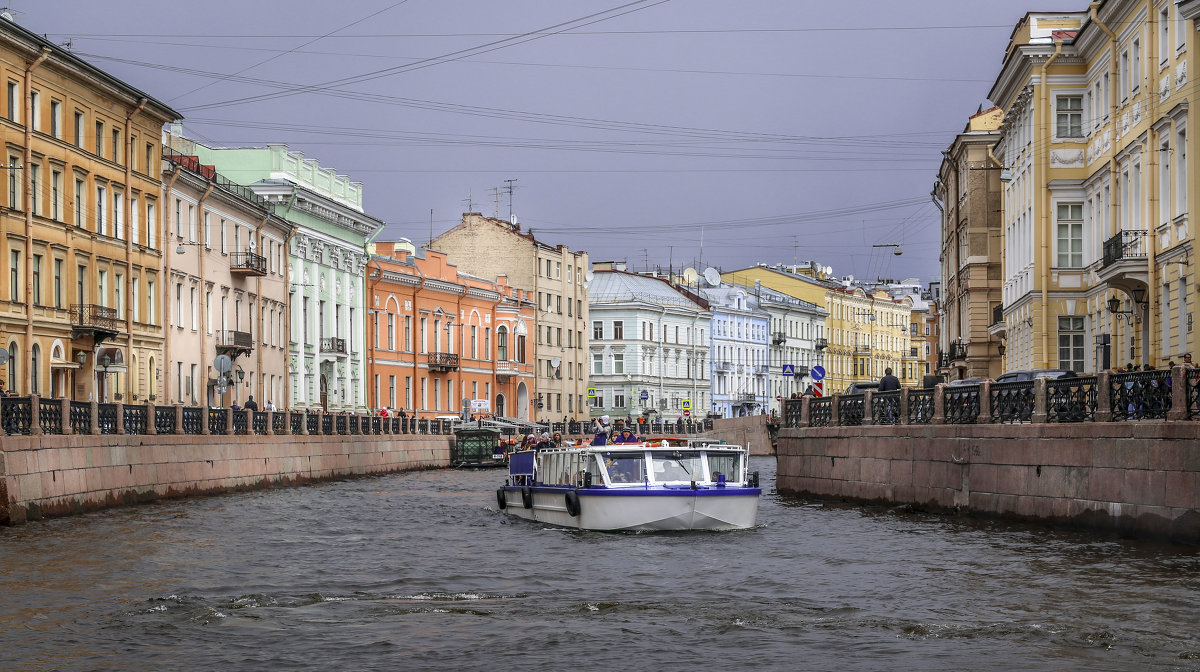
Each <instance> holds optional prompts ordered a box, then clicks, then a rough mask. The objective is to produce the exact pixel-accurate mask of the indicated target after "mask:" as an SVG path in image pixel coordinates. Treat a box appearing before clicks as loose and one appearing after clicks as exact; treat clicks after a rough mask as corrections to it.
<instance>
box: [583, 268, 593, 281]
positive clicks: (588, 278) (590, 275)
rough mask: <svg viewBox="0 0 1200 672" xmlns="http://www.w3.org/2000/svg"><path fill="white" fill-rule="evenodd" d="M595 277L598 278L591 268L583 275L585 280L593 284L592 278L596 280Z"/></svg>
mask: <svg viewBox="0 0 1200 672" xmlns="http://www.w3.org/2000/svg"><path fill="white" fill-rule="evenodd" d="M594 277H596V274H595V273H593V272H592V269H590V268H589V269H588V270H587V273H584V274H583V279H584V280H585V281H587V282H591V281H592V278H594Z"/></svg>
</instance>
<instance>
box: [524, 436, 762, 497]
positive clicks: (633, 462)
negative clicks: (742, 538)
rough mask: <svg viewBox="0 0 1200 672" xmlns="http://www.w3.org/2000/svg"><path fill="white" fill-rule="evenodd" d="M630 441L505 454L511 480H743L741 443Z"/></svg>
mask: <svg viewBox="0 0 1200 672" xmlns="http://www.w3.org/2000/svg"><path fill="white" fill-rule="evenodd" d="M663 443H666V442H659V441H656V442H654V443H653V444H650V443H646V444H641V445H637V444H630V445H619V444H618V445H610V446H587V447H583V448H558V449H551V450H544V451H536V452H534V451H526V452H521V453H516V454H513V455H512V456H510V460H509V476H510V479H511V482H512V484H513V485H543V486H546V485H548V486H562V487H568V488H591V487H605V488H621V487H629V486H641V487H647V486H663V487H672V486H674V487H680V486H682V487H688V488H692V487H701V486H703V487H725V486H726V485H727V484H728V485H745V483H746V479H747V476H748V474H747V471H746V470H747V464H746V452H745V450H744V449H742V448H741V447H740V446H728V445H722V444H714V443H706V444H700V443H695V444H692V445H688V444H687V443H686V442H683V441H682V440H681V443H682V445H674V446H672V445H670V444H669V443H667V445H663Z"/></svg>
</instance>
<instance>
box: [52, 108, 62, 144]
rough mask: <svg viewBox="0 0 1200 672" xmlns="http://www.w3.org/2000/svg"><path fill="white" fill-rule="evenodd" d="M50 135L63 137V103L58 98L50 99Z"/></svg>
mask: <svg viewBox="0 0 1200 672" xmlns="http://www.w3.org/2000/svg"><path fill="white" fill-rule="evenodd" d="M50 135H52V136H54V137H56V138H61V137H62V103H60V102H58V101H57V100H52V101H50Z"/></svg>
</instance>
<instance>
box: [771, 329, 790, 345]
mask: <svg viewBox="0 0 1200 672" xmlns="http://www.w3.org/2000/svg"><path fill="white" fill-rule="evenodd" d="M784 343H787V334H785V333H783V332H782V331H776V332H774V333H772V334H771V345H783V344H784Z"/></svg>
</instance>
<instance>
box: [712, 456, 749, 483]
mask: <svg viewBox="0 0 1200 672" xmlns="http://www.w3.org/2000/svg"><path fill="white" fill-rule="evenodd" d="M708 470H709V471H710V472H712V473H710V474H709V475H710V476H711V477H712V478H711V479H710V480H712V482H714V483H716V482H717V475H718V474H724V475H725V480H726V481H729V482H733V481H740V480H742V456H741V454H740V453H709V454H708Z"/></svg>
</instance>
